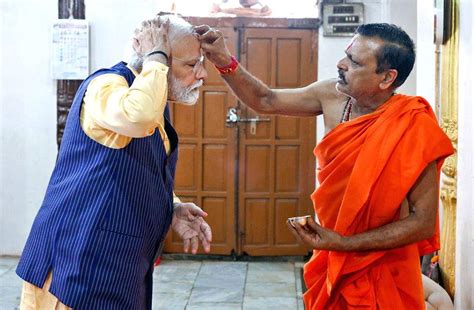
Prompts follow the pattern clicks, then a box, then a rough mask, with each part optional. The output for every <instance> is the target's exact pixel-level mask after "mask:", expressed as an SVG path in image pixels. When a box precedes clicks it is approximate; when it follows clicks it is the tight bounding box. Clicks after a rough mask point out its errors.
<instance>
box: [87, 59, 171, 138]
mask: <svg viewBox="0 0 474 310" xmlns="http://www.w3.org/2000/svg"><path fill="white" fill-rule="evenodd" d="M167 73H168V67H167V66H166V65H163V64H161V63H159V62H155V61H148V62H146V63H145V64H144V65H143V70H142V72H141V73H140V74H139V75H137V76H136V78H135V80H134V82H133V84H132V85H131V86H130V87H129V86H128V84H127V81H126V80H125V78H123V77H122V76H119V75H116V74H104V75H100V76H98V77H96V78H94V79H93V80H92V81H91V83H90V84H89V86H88V88H87V92H86V94H85V96H84V104H85V107H86V110H87V111H88V114H89V116H90V117H91V119H93V120H94V121H95V122H96V123H97V124H98V125H99V126H101V127H103V128H105V129H108V130H110V131H113V132H115V133H117V134H120V135H124V136H128V137H131V138H142V137H147V136H150V135H152V134H153V133H154V132H155V129H156V127H158V126H164V117H163V112H164V109H165V106H166V100H167V96H168V84H167Z"/></svg>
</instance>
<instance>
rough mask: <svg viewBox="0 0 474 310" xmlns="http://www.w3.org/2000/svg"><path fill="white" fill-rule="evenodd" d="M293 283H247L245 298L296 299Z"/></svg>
mask: <svg viewBox="0 0 474 310" xmlns="http://www.w3.org/2000/svg"><path fill="white" fill-rule="evenodd" d="M295 295H296V287H295V285H294V284H293V283H266V284H262V283H247V284H246V285H245V297H295Z"/></svg>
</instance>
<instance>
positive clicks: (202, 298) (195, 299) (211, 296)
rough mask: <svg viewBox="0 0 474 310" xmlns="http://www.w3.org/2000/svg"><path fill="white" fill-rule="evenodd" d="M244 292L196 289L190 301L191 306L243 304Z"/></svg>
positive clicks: (209, 288)
mask: <svg viewBox="0 0 474 310" xmlns="http://www.w3.org/2000/svg"><path fill="white" fill-rule="evenodd" d="M243 296H244V290H243V289H241V288H224V289H223V288H218V287H195V288H193V291H192V293H191V298H190V299H189V303H190V304H195V303H203V302H218V303H241V302H242V301H243Z"/></svg>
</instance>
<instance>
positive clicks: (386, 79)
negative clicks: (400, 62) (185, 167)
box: [379, 69, 398, 90]
mask: <svg viewBox="0 0 474 310" xmlns="http://www.w3.org/2000/svg"><path fill="white" fill-rule="evenodd" d="M383 74H384V76H383V80H382V82H380V84H379V87H380V89H382V90H386V89H388V88H390V87H392V85H393V83H394V82H395V80H396V79H397V76H398V71H397V70H395V69H388V70H387V71H385V72H384V73H383Z"/></svg>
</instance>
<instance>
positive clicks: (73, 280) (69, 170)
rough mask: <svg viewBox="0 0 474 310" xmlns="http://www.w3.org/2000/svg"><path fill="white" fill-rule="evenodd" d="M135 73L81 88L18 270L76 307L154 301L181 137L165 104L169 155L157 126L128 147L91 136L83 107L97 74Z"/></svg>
mask: <svg viewBox="0 0 474 310" xmlns="http://www.w3.org/2000/svg"><path fill="white" fill-rule="evenodd" d="M110 73H112V74H118V75H121V76H123V77H124V78H125V79H126V80H127V83H128V85H129V86H130V85H131V84H132V83H133V80H134V79H135V76H134V75H133V73H132V72H131V71H130V70H129V69H128V68H127V67H126V64H125V63H124V62H121V63H118V64H117V65H115V66H113V67H112V68H110V69H101V70H99V71H97V72H95V73H93V74H92V75H91V76H89V77H88V78H87V79H86V80H85V81H84V82H83V83H82V84H81V86H80V87H79V90H78V91H77V93H76V96H75V98H74V101H73V103H72V106H71V110H70V112H69V116H68V119H67V123H66V128H65V131H64V136H63V140H62V144H61V148H60V151H59V156H58V159H57V163H56V166H55V168H54V171H53V173H52V176H51V179H50V182H49V185H48V188H47V191H46V195H45V198H44V201H43V204H42V206H41V208H40V210H39V212H38V214H37V216H36V218H35V221H34V223H33V227H32V229H31V232H30V235H29V237H28V240H27V243H26V246H25V248H24V250H23V254H22V257H21V259H20V262H19V265H18V267H17V274H18V275H19V276H20V277H21V278H23V279H24V280H26V281H27V282H30V283H32V284H34V285H36V286H38V287H42V286H43V283H44V281H45V279H46V277H47V275H48V273H49V272H50V271H52V273H53V279H52V283H51V287H50V292H51V293H52V294H53V295H55V296H56V297H58V298H59V300H60V301H61V302H62V303H64V304H65V305H68V306H70V307H72V308H74V309H144V308H151V293H152V292H151V285H152V273H153V259H154V257H155V253H156V251H157V250H158V248H159V246H160V243H162V242H163V239H164V237H165V236H166V233H167V231H168V229H169V226H170V223H171V219H172V214H173V180H174V174H175V168H176V160H177V156H178V150H177V145H178V137H177V134H176V132H175V130H174V129H173V127H172V126H171V124H170V122H169V109H168V107H166V109H165V130H166V133H167V135H168V138H169V140H170V145H171V153H170V155H169V156H168V155H167V154H166V150H165V148H164V145H163V141H162V139H161V135H160V133H159V131H158V130H156V131H155V133H154V134H153V135H151V136H149V137H145V138H135V139H132V140H131V142H130V143H129V144H128V145H127V146H126V147H125V148H123V149H112V148H108V147H106V146H103V145H101V144H99V143H97V142H95V141H94V140H92V139H90V138H89V137H88V136H87V135H86V134H85V133H84V131H83V130H82V128H81V125H80V111H81V106H82V102H83V97H84V94H85V92H86V90H87V86H88V85H89V83H90V81H91V80H92V79H93V78H95V77H97V76H99V75H102V74H110Z"/></svg>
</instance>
